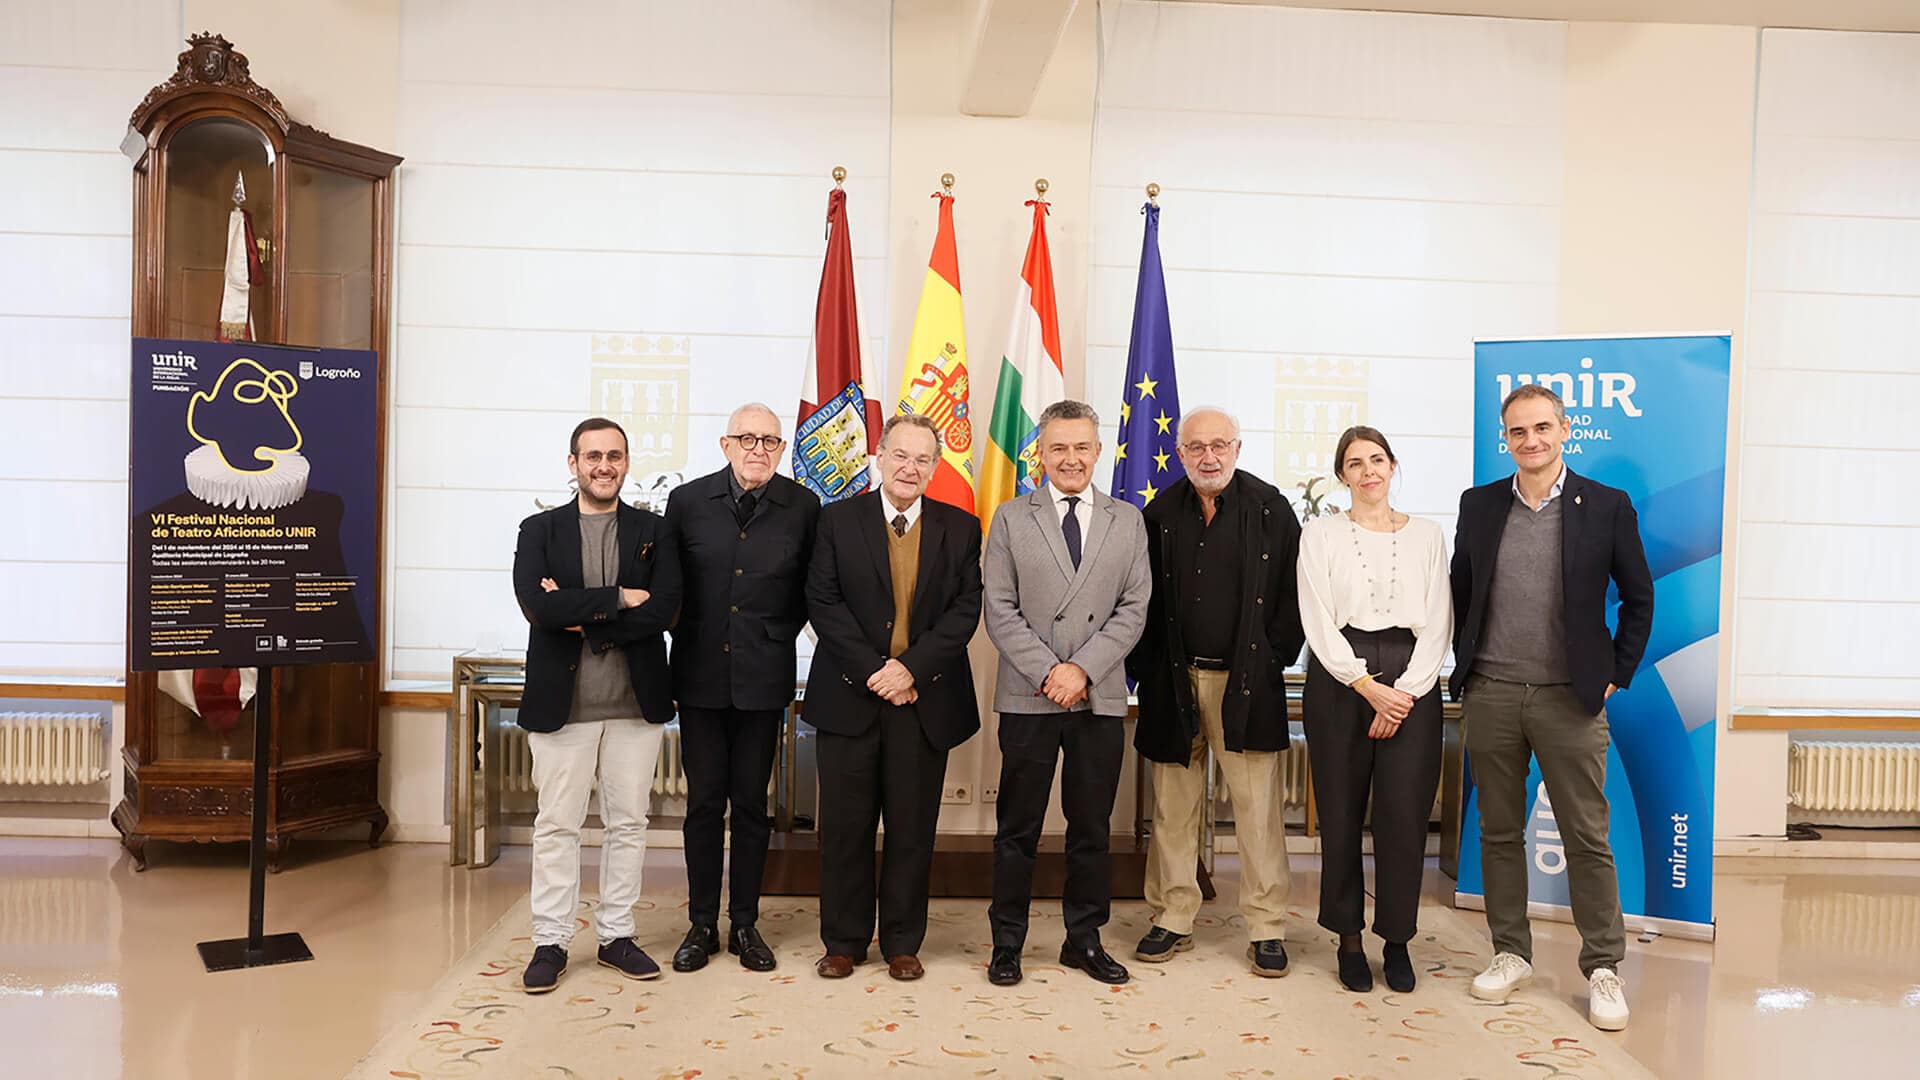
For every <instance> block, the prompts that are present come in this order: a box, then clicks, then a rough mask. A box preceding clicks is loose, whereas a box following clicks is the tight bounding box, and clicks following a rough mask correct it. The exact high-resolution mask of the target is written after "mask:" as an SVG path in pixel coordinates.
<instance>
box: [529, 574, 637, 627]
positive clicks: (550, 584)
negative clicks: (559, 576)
mask: <svg viewBox="0 0 1920 1080" xmlns="http://www.w3.org/2000/svg"><path fill="white" fill-rule="evenodd" d="M540 589H541V591H543V592H559V591H560V583H559V582H557V581H555V580H553V579H552V578H550V577H543V578H541V579H540ZM651 595H653V594H652V593H649V592H648V591H647V590H645V589H629V588H627V587H626V586H625V585H622V586H620V610H622V611H625V610H626V609H628V608H637V607H639V606H640V605H641V604H644V603H646V602H647V598H648V597H649V596H651ZM566 629H568V630H571V631H573V632H574V633H576V634H578V633H581V632H582V631H581V629H580V628H579V627H577V626H569V627H567V628H566Z"/></svg>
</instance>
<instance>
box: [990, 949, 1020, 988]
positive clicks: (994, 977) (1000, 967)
mask: <svg viewBox="0 0 1920 1080" xmlns="http://www.w3.org/2000/svg"><path fill="white" fill-rule="evenodd" d="M1020 978H1021V975H1020V950H1019V949H1016V948H1014V947H1013V946H1011V945H995V946H994V947H993V959H992V960H990V961H988V962H987V981H988V982H990V983H992V984H993V985H995V986H1015V985H1018V984H1019V982H1020Z"/></svg>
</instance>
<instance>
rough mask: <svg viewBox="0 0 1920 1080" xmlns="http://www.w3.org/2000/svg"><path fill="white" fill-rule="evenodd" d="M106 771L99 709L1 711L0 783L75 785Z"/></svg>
mask: <svg viewBox="0 0 1920 1080" xmlns="http://www.w3.org/2000/svg"><path fill="white" fill-rule="evenodd" d="M110 771H111V769H110V767H109V765H108V764H107V725H106V718H105V717H103V716H101V715H100V714H98V713H87V712H0V784H20V785H31V786H35V787H76V786H81V785H85V784H93V783H97V782H99V781H101V780H105V779H106V778H107V776H108V774H109V773H110Z"/></svg>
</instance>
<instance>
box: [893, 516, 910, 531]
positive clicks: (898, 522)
mask: <svg viewBox="0 0 1920 1080" xmlns="http://www.w3.org/2000/svg"><path fill="white" fill-rule="evenodd" d="M893 535H895V536H905V535H907V515H905V514H895V515H893Z"/></svg>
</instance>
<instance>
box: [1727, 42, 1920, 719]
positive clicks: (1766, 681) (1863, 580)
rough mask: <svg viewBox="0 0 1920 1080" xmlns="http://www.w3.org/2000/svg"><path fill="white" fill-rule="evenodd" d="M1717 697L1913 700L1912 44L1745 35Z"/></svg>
mask: <svg viewBox="0 0 1920 1080" xmlns="http://www.w3.org/2000/svg"><path fill="white" fill-rule="evenodd" d="M1756 132H1757V134H1756V144H1755V176H1754V192H1755V194H1754V200H1755V206H1754V219H1753V245H1752V253H1751V257H1752V273H1751V275H1750V281H1751V288H1752V297H1751V303H1750V309H1749V312H1750V313H1749V325H1748V333H1747V347H1746V353H1747V356H1748V357H1749V366H1748V379H1747V386H1746V394H1745V400H1746V407H1745V410H1744V416H1743V417H1742V424H1741V428H1740V440H1741V452H1742V467H1741V500H1740V524H1739V541H1738V544H1737V546H1736V548H1735V551H1734V556H1735V559H1736V560H1737V583H1738V584H1737V589H1738V594H1737V598H1736V601H1735V603H1736V610H1735V626H1736V629H1737V633H1736V636H1735V639H1734V649H1735V652H1734V696H1735V701H1736V703H1737V704H1741V705H1754V706H1781V705H1794V706H1809V707H1826V708H1849V707H1853V708H1915V707H1917V706H1920V679H1916V678H1915V677H1914V676H1913V675H1912V666H1913V661H1912V657H1913V653H1914V649H1915V648H1916V646H1920V570H1917V569H1915V568H1916V566H1920V559H1916V557H1915V556H1916V553H1920V436H1916V435H1915V433H1914V430H1913V424H1912V423H1911V412H1912V408H1913V402H1914V401H1916V400H1920V38H1916V37H1915V36H1913V35H1907V34H1856V33H1822V32H1814V31H1793V30H1768V31H1765V32H1764V33H1763V34H1762V35H1761V52H1760V87H1759V112H1758V115H1757V124H1756Z"/></svg>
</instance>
